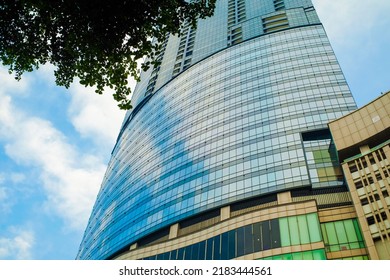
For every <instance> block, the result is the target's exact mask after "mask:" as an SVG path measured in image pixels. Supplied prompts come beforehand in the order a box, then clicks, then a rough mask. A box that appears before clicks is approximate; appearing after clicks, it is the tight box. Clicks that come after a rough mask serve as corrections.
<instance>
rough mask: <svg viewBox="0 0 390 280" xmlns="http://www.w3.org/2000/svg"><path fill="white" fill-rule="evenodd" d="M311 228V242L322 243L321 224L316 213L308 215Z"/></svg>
mask: <svg viewBox="0 0 390 280" xmlns="http://www.w3.org/2000/svg"><path fill="white" fill-rule="evenodd" d="M306 218H307V224H308V227H309V234H310V241H311V242H312V243H313V242H320V241H321V240H322V236H321V229H320V222H319V220H318V216H317V214H316V213H312V214H308V215H306Z"/></svg>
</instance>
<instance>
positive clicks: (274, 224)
mask: <svg viewBox="0 0 390 280" xmlns="http://www.w3.org/2000/svg"><path fill="white" fill-rule="evenodd" d="M270 222H271V242H272V243H271V247H272V248H273V249H274V248H280V246H281V242H280V228H279V219H273V220H271V221H270Z"/></svg>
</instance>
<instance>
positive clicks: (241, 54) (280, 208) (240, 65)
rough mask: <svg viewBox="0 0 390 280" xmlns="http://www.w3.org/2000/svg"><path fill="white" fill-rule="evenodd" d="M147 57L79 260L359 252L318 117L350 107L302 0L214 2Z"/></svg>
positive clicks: (349, 207) (359, 240) (356, 229)
mask: <svg viewBox="0 0 390 280" xmlns="http://www.w3.org/2000/svg"><path fill="white" fill-rule="evenodd" d="M157 59H158V60H160V61H161V64H160V66H158V67H157V68H155V69H149V70H148V71H147V72H144V73H142V75H141V82H140V83H139V84H138V85H137V87H136V89H135V92H134V96H133V104H134V109H132V110H131V111H129V112H128V113H127V115H126V117H125V119H124V122H123V125H122V128H121V131H120V133H119V136H118V140H117V143H116V145H115V147H114V149H113V151H112V158H111V160H110V162H109V165H108V168H107V172H106V174H105V177H104V180H103V183H102V187H101V190H100V192H99V194H98V197H97V200H96V203H95V206H94V208H93V210H92V214H91V217H90V220H89V223H88V226H87V228H86V230H85V234H84V238H83V240H82V242H81V245H80V250H79V253H78V256H77V258H79V259H259V258H268V259H339V258H355V259H356V258H358V259H359V258H360V259H364V258H368V257H369V255H368V251H367V250H366V248H365V243H364V240H363V237H362V234H361V230H360V226H359V223H358V220H357V219H356V213H355V211H354V208H353V203H352V200H351V197H350V194H349V192H348V189H347V187H346V186H345V183H344V180H343V176H342V173H341V168H340V166H339V164H338V161H337V157H336V151H335V149H334V145H333V144H332V141H331V136H330V133H329V130H328V127H327V123H328V122H329V121H330V120H333V119H336V118H338V117H341V116H342V115H344V114H346V113H348V112H350V111H352V110H354V109H356V105H355V102H354V100H353V98H352V96H351V93H350V90H349V88H348V85H347V83H346V81H345V78H344V76H343V73H342V71H341V69H340V66H339V64H338V62H337V59H336V57H335V55H334V53H333V50H332V47H331V45H330V43H329V40H328V38H327V36H326V33H325V31H324V28H323V26H322V24H321V22H320V20H319V19H318V16H317V14H316V11H315V9H314V7H313V4H312V3H311V1H310V0H219V1H217V5H216V9H215V13H214V16H213V17H210V18H207V19H205V20H200V21H199V23H198V26H197V29H193V28H192V27H191V26H190V25H184V26H183V28H182V36H180V37H178V36H173V35H168V36H167V37H166V41H165V42H164V51H163V52H162V54H161V55H160V56H159V57H158V58H157Z"/></svg>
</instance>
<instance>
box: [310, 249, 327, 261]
mask: <svg viewBox="0 0 390 280" xmlns="http://www.w3.org/2000/svg"><path fill="white" fill-rule="evenodd" d="M313 260H326V253H325V250H322V249H321V250H314V251H313Z"/></svg>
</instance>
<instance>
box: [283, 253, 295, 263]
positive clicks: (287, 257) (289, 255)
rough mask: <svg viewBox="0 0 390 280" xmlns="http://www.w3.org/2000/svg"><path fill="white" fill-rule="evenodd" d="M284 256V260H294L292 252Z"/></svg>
mask: <svg viewBox="0 0 390 280" xmlns="http://www.w3.org/2000/svg"><path fill="white" fill-rule="evenodd" d="M282 256H283V260H287V261H290V260H292V259H293V257H292V254H291V253H289V254H283V255H282Z"/></svg>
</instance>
